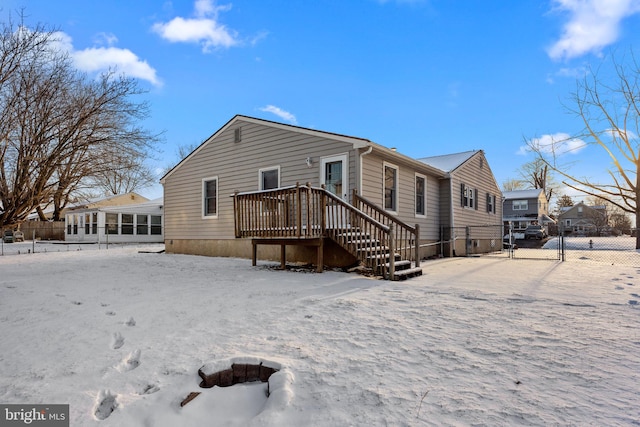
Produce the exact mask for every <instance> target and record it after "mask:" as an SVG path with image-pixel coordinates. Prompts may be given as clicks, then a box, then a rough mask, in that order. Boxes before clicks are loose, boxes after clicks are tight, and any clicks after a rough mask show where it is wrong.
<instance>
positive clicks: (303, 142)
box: [164, 120, 356, 240]
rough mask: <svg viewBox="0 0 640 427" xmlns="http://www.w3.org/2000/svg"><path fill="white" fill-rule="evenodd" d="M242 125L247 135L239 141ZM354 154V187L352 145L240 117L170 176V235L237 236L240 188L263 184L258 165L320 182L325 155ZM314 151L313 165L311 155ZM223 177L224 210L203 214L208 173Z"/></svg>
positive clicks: (289, 180)
mask: <svg viewBox="0 0 640 427" xmlns="http://www.w3.org/2000/svg"><path fill="white" fill-rule="evenodd" d="M237 127H241V128H242V130H241V141H240V142H234V134H235V129H236V128H237ZM343 153H348V154H349V191H350V190H351V189H352V188H354V185H355V176H356V175H355V174H356V168H355V153H354V150H353V149H352V145H351V144H348V143H346V142H341V141H335V140H330V139H327V138H322V137H320V136H313V135H308V134H304V133H300V132H294V131H289V130H283V129H278V128H274V127H270V126H265V125H261V124H256V123H250V122H245V121H242V120H237V121H236V122H234V123H233V125H232V126H229V127H228V128H226V129H224V131H222V132H221V133H219V134H217V135H214V136H213V137H212V138H211V139H210V140H208V141H207V142H206V143H205V144H203V145H202V146H201V147H200V148H199V149H198V150H197V151H196V152H195V153H193V154H192V155H191V156H190V157H189V158H187V159H186V160H185V161H184V162H183V163H182V164H180V166H179V167H178V168H176V169H175V170H173V171H172V172H171V173H170V174H169V175H167V176H166V177H165V181H164V187H165V195H164V197H165V200H164V203H165V238H166V239H167V240H170V239H232V238H234V237H235V236H234V219H233V199H232V198H231V197H230V195H231V194H233V193H234V191H241V192H242V191H256V190H258V189H259V174H258V171H259V170H260V169H262V168H270V167H274V166H279V167H280V186H281V187H286V186H289V185H295V184H296V182H299V183H300V184H305V183H306V182H310V183H311V184H312V185H314V186H319V185H320V158H321V157H323V156H329V155H336V154H343ZM307 157H311V158H312V161H313V164H312V167H311V168H309V167H307V164H306V162H305V159H306V158H307ZM212 176H216V177H218V198H219V200H218V216H217V218H202V204H203V195H202V179H204V178H208V177H212Z"/></svg>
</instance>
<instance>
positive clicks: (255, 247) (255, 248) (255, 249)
mask: <svg viewBox="0 0 640 427" xmlns="http://www.w3.org/2000/svg"><path fill="white" fill-rule="evenodd" d="M251 246H252V248H251V265H252V266H254V267H255V266H256V260H257V259H258V244H257V243H256V241H255V240H252V241H251Z"/></svg>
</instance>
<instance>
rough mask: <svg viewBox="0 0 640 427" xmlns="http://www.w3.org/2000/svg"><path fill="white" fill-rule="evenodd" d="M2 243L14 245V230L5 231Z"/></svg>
mask: <svg viewBox="0 0 640 427" xmlns="http://www.w3.org/2000/svg"><path fill="white" fill-rule="evenodd" d="M2 241H3V242H5V243H13V230H4V232H3V233H2Z"/></svg>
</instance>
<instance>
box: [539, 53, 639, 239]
mask: <svg viewBox="0 0 640 427" xmlns="http://www.w3.org/2000/svg"><path fill="white" fill-rule="evenodd" d="M610 61H611V62H610V63H605V64H603V66H602V67H601V68H599V69H598V70H595V71H593V70H592V72H591V73H590V74H588V75H587V76H585V77H584V79H582V80H579V81H578V82H577V89H576V91H575V93H573V94H572V97H571V101H572V106H570V107H568V109H569V110H570V111H571V112H573V113H575V114H576V115H577V116H578V117H579V118H580V119H581V121H582V122H583V124H584V129H583V131H582V132H581V133H579V134H578V135H575V136H574V137H573V138H576V139H580V140H583V141H585V142H586V143H587V144H591V145H594V146H596V147H599V148H600V149H602V150H603V152H604V154H606V156H607V157H608V159H609V160H610V161H611V168H610V169H609V170H608V171H607V172H608V174H609V177H610V179H611V182H610V183H596V182H592V181H591V180H590V179H589V178H579V177H576V176H574V175H571V174H570V173H569V172H568V169H567V166H566V165H565V164H562V163H561V156H560V154H562V153H561V152H560V150H562V147H563V146H564V143H566V142H567V141H557V142H555V143H552V144H551V146H545V147H542V146H540V145H539V144H538V143H536V142H533V140H532V141H530V142H529V147H530V149H531V150H532V151H534V152H535V153H537V154H538V157H539V159H540V160H541V161H543V162H544V163H545V164H546V165H548V166H549V168H550V169H551V170H553V171H554V172H556V173H558V174H559V175H560V176H562V178H563V181H562V183H563V184H564V185H566V186H568V187H570V188H573V189H575V190H578V191H581V192H583V193H586V194H588V195H592V196H598V197H601V198H605V199H606V200H607V201H609V202H610V203H611V204H613V205H614V206H617V207H619V208H620V209H622V210H623V211H624V212H627V213H629V214H633V215H635V226H636V228H639V227H640V206H639V205H638V200H639V199H640V174H639V172H640V141H639V139H638V138H639V135H640V67H639V66H638V62H637V61H636V60H635V57H634V56H633V52H631V53H630V54H629V55H628V56H626V57H623V58H622V60H621V61H617V60H616V59H615V58H614V57H613V56H611V57H610ZM606 65H610V66H611V69H612V71H613V72H612V73H611V74H607V71H608V70H609V69H608V68H605V66H606ZM636 236H637V237H636V249H640V233H637V234H636Z"/></svg>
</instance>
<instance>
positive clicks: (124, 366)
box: [117, 350, 140, 372]
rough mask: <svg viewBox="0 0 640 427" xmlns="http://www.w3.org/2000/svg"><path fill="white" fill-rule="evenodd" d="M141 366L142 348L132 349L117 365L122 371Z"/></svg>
mask: <svg viewBox="0 0 640 427" xmlns="http://www.w3.org/2000/svg"><path fill="white" fill-rule="evenodd" d="M138 366H140V350H135V351H132V352H131V353H129V354H128V355H127V357H125V358H124V359H122V362H120V364H119V365H118V366H117V369H118V370H119V371H120V372H126V371H130V370H132V369H136V368H137V367H138Z"/></svg>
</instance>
